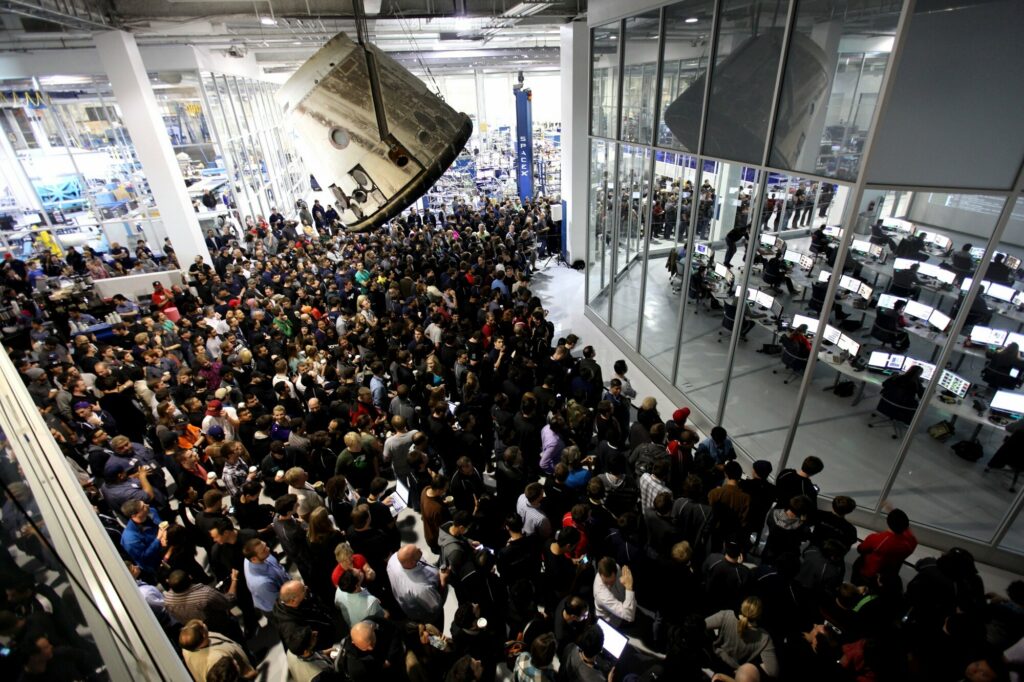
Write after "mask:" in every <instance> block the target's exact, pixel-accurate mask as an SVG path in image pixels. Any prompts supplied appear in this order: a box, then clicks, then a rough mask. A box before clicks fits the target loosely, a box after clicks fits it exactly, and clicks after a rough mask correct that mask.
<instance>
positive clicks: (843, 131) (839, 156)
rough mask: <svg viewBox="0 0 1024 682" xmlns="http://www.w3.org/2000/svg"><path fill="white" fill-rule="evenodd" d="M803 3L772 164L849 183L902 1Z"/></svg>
mask: <svg viewBox="0 0 1024 682" xmlns="http://www.w3.org/2000/svg"><path fill="white" fill-rule="evenodd" d="M862 4H863V3H861V2H860V0H801V2H800V3H799V5H798V6H797V10H796V23H795V25H794V27H793V32H792V38H791V40H790V45H789V58H788V59H787V60H786V71H785V74H784V75H783V80H782V93H781V96H780V98H779V111H778V115H777V117H776V123H775V134H774V136H773V137H772V151H771V156H770V163H771V165H772V166H775V167H777V168H791V169H793V170H801V171H804V172H807V173H816V174H819V175H827V176H829V177H834V178H841V179H844V180H854V179H856V177H857V171H858V169H859V168H860V158H861V154H862V153H863V152H864V140H865V138H866V136H867V132H868V127H869V126H870V124H871V117H872V115H873V114H874V111H875V105H876V104H877V102H878V93H879V91H880V89H881V85H882V75H883V74H884V73H885V67H886V65H887V64H888V63H889V52H890V51H891V50H892V44H893V36H894V35H895V33H896V24H897V22H898V21H899V16H900V8H901V5H902V3H900V2H896V3H889V4H887V5H886V6H884V7H882V8H880V9H878V10H877V11H873V12H872V15H871V22H870V24H865V23H864V22H863V20H862V17H861V15H860V13H859V12H851V11H850V10H853V9H857V8H859V7H861V6H862Z"/></svg>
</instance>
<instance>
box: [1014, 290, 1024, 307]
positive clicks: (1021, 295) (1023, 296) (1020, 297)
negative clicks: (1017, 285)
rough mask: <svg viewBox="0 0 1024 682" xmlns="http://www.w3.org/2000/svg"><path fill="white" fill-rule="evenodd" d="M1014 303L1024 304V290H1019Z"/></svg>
mask: <svg viewBox="0 0 1024 682" xmlns="http://www.w3.org/2000/svg"><path fill="white" fill-rule="evenodd" d="M1013 305H1024V291H1021V292H1018V293H1017V295H1016V296H1014V297H1013Z"/></svg>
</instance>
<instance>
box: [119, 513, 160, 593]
mask: <svg viewBox="0 0 1024 682" xmlns="http://www.w3.org/2000/svg"><path fill="white" fill-rule="evenodd" d="M117 509H118V511H120V512H121V514H123V515H124V517H125V518H127V519H128V523H127V524H126V525H125V527H124V532H122V533H121V547H122V548H123V549H124V551H125V553H126V554H127V555H128V556H129V557H130V558H131V560H132V561H133V562H135V564H136V565H137V566H138V567H139V568H141V569H142V570H143V571H144V572H145V573H146V574H148V575H147V577H148V578H150V579H152V578H153V577H155V575H156V572H157V571H158V570H159V568H160V562H161V561H162V559H163V556H164V546H163V542H164V540H165V538H166V537H167V529H166V528H161V527H160V516H159V514H157V512H156V510H155V509H153V508H152V507H151V506H150V505H149V504H148V503H147V502H146V501H145V500H140V499H132V500H125V501H124V502H123V503H121V506H119V507H117Z"/></svg>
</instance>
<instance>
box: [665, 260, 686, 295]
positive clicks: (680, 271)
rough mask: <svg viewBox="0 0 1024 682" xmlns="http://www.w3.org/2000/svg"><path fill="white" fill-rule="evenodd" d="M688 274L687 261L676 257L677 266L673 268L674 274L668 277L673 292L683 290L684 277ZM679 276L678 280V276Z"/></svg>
mask: <svg viewBox="0 0 1024 682" xmlns="http://www.w3.org/2000/svg"><path fill="white" fill-rule="evenodd" d="M685 276H686V262H685V261H682V260H679V259H678V258H677V259H676V262H675V267H674V268H673V269H672V275H671V276H670V277H669V278H668V283H669V285H670V286H671V287H672V293H674V294H678V293H679V292H680V291H682V290H683V277H685ZM677 277H678V278H679V279H678V281H677V280H676V278H677Z"/></svg>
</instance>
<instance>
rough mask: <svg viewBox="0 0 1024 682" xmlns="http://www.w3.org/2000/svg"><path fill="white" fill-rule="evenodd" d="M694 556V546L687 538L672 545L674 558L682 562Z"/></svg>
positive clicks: (686, 561)
mask: <svg viewBox="0 0 1024 682" xmlns="http://www.w3.org/2000/svg"><path fill="white" fill-rule="evenodd" d="M692 557H693V548H692V547H690V543H689V542H687V541H686V540H683V541H682V542H677V543H676V544H674V545H672V560H673V561H678V562H679V563H681V564H685V563H688V562H689V561H690V559H691V558H692Z"/></svg>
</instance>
